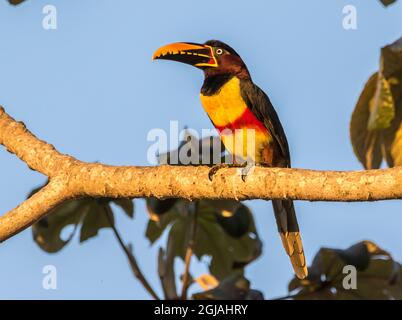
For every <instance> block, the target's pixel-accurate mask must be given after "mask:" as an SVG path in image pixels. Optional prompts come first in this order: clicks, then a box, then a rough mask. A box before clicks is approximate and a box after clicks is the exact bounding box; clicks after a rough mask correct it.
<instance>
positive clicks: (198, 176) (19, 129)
mask: <svg viewBox="0 0 402 320" xmlns="http://www.w3.org/2000/svg"><path fill="white" fill-rule="evenodd" d="M0 144H2V145H4V146H5V147H6V148H7V150H8V151H10V152H12V153H14V154H16V155H17V156H18V157H19V158H20V159H21V160H22V161H24V162H25V163H26V164H27V165H28V166H29V167H30V168H31V169H33V170H36V171H39V172H41V173H43V174H44V175H46V176H47V177H48V178H49V181H50V182H49V184H48V185H47V186H46V187H45V188H44V189H43V190H41V191H40V192H39V193H37V194H36V195H34V196H32V197H31V198H30V199H28V200H26V201H25V202H23V203H22V204H21V205H19V206H18V207H17V208H15V209H13V210H11V211H9V212H8V213H6V214H4V215H3V216H2V217H0V241H4V240H6V239H8V238H9V237H11V236H12V235H14V234H16V233H18V232H20V231H22V230H24V229H25V228H27V227H28V226H30V225H32V224H33V223H34V222H35V221H37V220H38V219H40V218H42V217H43V216H45V215H46V213H47V212H48V211H49V210H50V209H51V208H53V207H55V206H56V205H58V204H60V203H62V202H63V201H65V200H67V199H71V198H77V197H82V196H90V197H111V198H117V197H124V198H143V197H151V196H153V197H157V198H172V197H173V198H185V199H190V200H194V199H205V198H208V199H236V200H247V199H267V200H268V199H293V200H309V201H374V200H387V199H402V167H396V168H391V169H382V170H368V171H350V172H344V171H314V170H303V169H287V168H285V169H284V168H255V170H254V172H253V174H251V175H249V176H248V177H247V180H246V182H243V181H242V179H241V175H240V174H238V172H237V169H235V168H229V169H223V170H221V171H219V172H218V174H217V175H216V176H215V177H214V179H213V181H210V180H209V179H208V172H209V169H210V168H209V167H207V166H159V167H134V166H125V167H119V166H108V165H103V164H99V163H96V164H93V163H85V162H81V161H78V160H76V159H74V158H73V157H71V156H68V155H63V154H61V153H59V152H58V151H57V150H55V148H54V147H53V146H51V145H50V144H48V143H46V142H44V141H41V140H39V139H38V138H36V137H35V136H34V135H33V134H31V133H30V132H29V131H28V130H27V129H26V128H25V126H24V124H23V123H20V122H16V121H15V120H14V119H12V118H11V117H10V116H8V115H7V114H6V113H5V111H4V109H3V108H0Z"/></svg>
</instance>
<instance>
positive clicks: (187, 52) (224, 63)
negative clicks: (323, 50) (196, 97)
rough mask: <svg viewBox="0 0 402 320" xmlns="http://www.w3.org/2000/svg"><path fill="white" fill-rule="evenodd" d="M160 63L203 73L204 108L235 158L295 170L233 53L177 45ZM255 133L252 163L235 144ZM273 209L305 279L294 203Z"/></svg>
mask: <svg viewBox="0 0 402 320" xmlns="http://www.w3.org/2000/svg"><path fill="white" fill-rule="evenodd" d="M155 59H164V60H173V61H178V62H182V63H186V64H189V65H192V66H194V67H197V68H199V69H201V70H202V71H203V72H204V76H205V77H204V83H203V85H202V88H201V103H202V105H203V107H204V109H205V111H206V113H207V114H208V117H209V118H210V120H211V122H212V124H213V125H214V126H215V128H216V129H217V131H218V132H219V135H220V138H221V140H222V142H223V144H224V145H225V148H226V149H227V150H228V151H229V152H230V153H231V154H232V155H234V156H236V157H237V158H245V157H246V156H247V159H245V160H246V161H248V162H253V163H254V164H255V165H263V166H269V167H285V168H289V167H290V153H289V146H288V142H287V139H286V135H285V132H284V130H283V128H282V125H281V123H280V121H279V118H278V115H277V113H276V111H275V109H274V107H273V105H272V103H271V101H270V99H269V98H268V96H267V95H266V94H265V93H264V91H262V90H261V89H260V88H259V87H258V86H257V85H255V84H254V83H253V81H252V79H251V76H250V73H249V71H248V69H247V67H246V65H245V63H244V62H243V60H242V58H241V57H240V55H239V54H238V53H237V52H236V51H235V50H234V49H232V48H231V47H230V46H228V45H227V44H225V43H223V42H221V41H218V40H209V41H207V42H205V43H204V44H198V43H192V42H178V43H173V44H169V45H166V46H163V47H160V48H159V49H158V50H156V51H155V53H154V55H153V60H155ZM250 130H253V132H254V135H253V139H254V140H253V144H254V148H255V152H254V153H251V158H250V154H249V153H247V154H246V151H247V150H248V149H247V146H246V147H244V143H243V147H236V146H237V144H236V141H234V140H236V139H240V138H241V137H244V135H245V134H246V132H250ZM234 132H236V133H237V134H235V133H234ZM239 132H240V134H239ZM242 132H244V134H243V133H242ZM239 137H240V138H239ZM246 149H247V150H246ZM272 204H273V209H274V213H275V218H276V222H277V226H278V231H279V234H280V237H281V240H282V243H283V246H284V247H285V250H286V253H287V254H288V256H289V257H290V260H291V263H292V266H293V269H294V271H295V274H296V276H297V277H298V278H300V279H304V278H306V277H307V266H306V259H305V256H304V250H303V245H302V240H301V236H300V231H299V226H298V223H297V219H296V214H295V208H294V205H293V201H291V200H272Z"/></svg>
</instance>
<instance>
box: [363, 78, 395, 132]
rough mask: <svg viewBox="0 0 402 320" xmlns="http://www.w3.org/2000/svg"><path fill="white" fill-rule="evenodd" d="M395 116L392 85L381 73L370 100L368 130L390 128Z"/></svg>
mask: <svg viewBox="0 0 402 320" xmlns="http://www.w3.org/2000/svg"><path fill="white" fill-rule="evenodd" d="M394 116H395V108H394V99H393V97H392V92H391V85H390V83H389V82H388V80H386V79H385V78H384V76H383V75H382V73H380V74H379V76H378V77H377V87H376V90H375V93H374V97H373V98H372V99H371V101H370V117H369V120H368V125H367V126H368V130H369V131H374V130H382V129H386V128H388V127H389V126H390V125H391V121H392V120H393V119H394Z"/></svg>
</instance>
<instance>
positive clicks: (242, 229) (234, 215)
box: [216, 201, 253, 238]
mask: <svg viewBox="0 0 402 320" xmlns="http://www.w3.org/2000/svg"><path fill="white" fill-rule="evenodd" d="M231 202H232V203H234V204H233V208H231V209H223V210H218V212H217V214H216V220H217V222H218V223H219V225H220V226H221V227H222V228H223V230H225V232H226V233H227V234H228V235H230V236H231V237H233V238H240V237H242V236H243V235H244V234H246V232H247V231H248V230H249V227H250V225H251V223H252V221H253V216H252V213H251V211H250V210H249V209H248V208H247V207H246V206H245V205H243V204H241V203H239V202H236V201H231Z"/></svg>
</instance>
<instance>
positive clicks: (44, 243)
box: [29, 187, 133, 253]
mask: <svg viewBox="0 0 402 320" xmlns="http://www.w3.org/2000/svg"><path fill="white" fill-rule="evenodd" d="M41 188H42V187H40V188H36V189H34V190H32V192H31V193H30V194H29V197H30V196H32V195H33V194H34V193H36V192H38V191H39V190H40V189H41ZM111 202H114V203H116V204H117V205H119V206H121V207H122V208H123V209H124V211H125V212H126V214H127V215H129V216H130V217H132V216H133V204H132V200H129V199H121V200H120V199H119V200H116V199H112V198H89V197H86V198H81V199H75V200H69V201H66V202H64V203H62V204H60V205H59V206H57V207H56V208H54V209H53V210H51V211H50V212H49V213H48V214H47V215H46V216H45V217H44V218H42V219H41V220H39V221H38V222H37V223H35V224H34V225H33V226H32V233H33V238H34V241H35V242H36V243H37V244H38V245H39V247H40V248H41V249H42V250H44V251H46V252H49V253H54V252H57V251H60V250H61V249H62V248H64V246H65V245H66V244H67V243H68V242H69V241H70V240H71V239H72V238H73V236H74V234H75V233H76V232H77V231H78V230H80V242H81V243H82V242H84V241H86V240H88V239H90V238H92V237H95V236H96V235H97V234H98V233H99V230H100V229H103V228H109V227H111V224H110V223H109V219H108V217H107V215H106V214H108V215H109V217H110V219H111V221H112V222H113V224H114V216H113V211H112V209H111V207H110V204H111ZM130 203H131V204H130ZM69 225H72V226H74V228H73V231H72V233H71V234H70V235H69V236H68V237H67V239H66V240H63V239H62V238H61V233H62V231H63V229H64V228H65V227H67V226H69Z"/></svg>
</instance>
